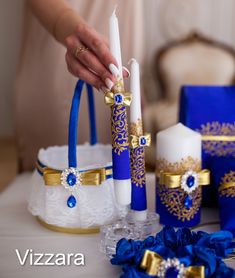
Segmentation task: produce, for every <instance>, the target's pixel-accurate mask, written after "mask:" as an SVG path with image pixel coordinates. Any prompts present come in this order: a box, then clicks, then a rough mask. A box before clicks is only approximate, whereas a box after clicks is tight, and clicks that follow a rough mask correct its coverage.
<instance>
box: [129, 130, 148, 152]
mask: <svg viewBox="0 0 235 278" xmlns="http://www.w3.org/2000/svg"><path fill="white" fill-rule="evenodd" d="M142 141H144V143H143V142H142ZM130 145H131V147H132V148H133V149H135V148H137V147H146V146H147V147H149V146H150V145H151V135H150V133H146V134H144V135H141V136H137V135H130Z"/></svg>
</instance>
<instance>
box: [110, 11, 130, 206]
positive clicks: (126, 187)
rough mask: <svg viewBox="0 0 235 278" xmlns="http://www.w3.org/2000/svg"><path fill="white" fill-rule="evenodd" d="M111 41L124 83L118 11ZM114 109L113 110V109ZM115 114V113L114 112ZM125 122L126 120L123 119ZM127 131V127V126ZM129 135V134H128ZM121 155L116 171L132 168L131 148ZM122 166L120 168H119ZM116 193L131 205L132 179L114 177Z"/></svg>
mask: <svg viewBox="0 0 235 278" xmlns="http://www.w3.org/2000/svg"><path fill="white" fill-rule="evenodd" d="M109 39H110V50H111V53H112V54H113V56H114V58H115V59H116V60H117V63H118V70H119V76H118V78H119V79H120V80H121V81H123V76H122V56H121V46H120V36H119V26H118V19H117V16H116V9H114V11H113V13H112V15H111V17H110V19H109ZM111 109H113V108H111ZM112 113H113V111H112ZM124 114H125V117H127V116H126V111H125V113H124ZM123 121H124V119H123ZM126 129H127V126H126ZM126 133H128V132H126ZM124 156H125V159H124V160H125V161H124V162H123V160H122V159H121V157H123V158H124ZM124 156H123V154H122V153H121V154H120V156H119V157H116V159H117V158H118V161H117V160H116V159H115V158H114V155H113V166H114V163H115V167H113V169H115V171H118V170H117V168H120V169H121V165H118V164H120V163H128V164H129V165H127V168H129V167H130V160H129V159H130V158H129V148H128V149H127V150H126V151H125V154H124ZM127 160H128V161H127ZM119 166H120V167H119ZM114 191H115V195H116V199H117V202H118V203H119V204H120V205H124V206H126V205H130V203H131V179H130V178H129V179H115V175H114Z"/></svg>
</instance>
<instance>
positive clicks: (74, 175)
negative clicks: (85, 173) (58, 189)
mask: <svg viewBox="0 0 235 278" xmlns="http://www.w3.org/2000/svg"><path fill="white" fill-rule="evenodd" d="M60 179H61V184H62V185H63V186H64V187H65V189H67V190H69V191H70V192H73V191H74V190H75V189H76V188H77V187H78V186H80V185H81V175H80V173H79V171H78V169H76V168H72V167H71V168H67V169H65V170H63V172H62V173H61V178H60Z"/></svg>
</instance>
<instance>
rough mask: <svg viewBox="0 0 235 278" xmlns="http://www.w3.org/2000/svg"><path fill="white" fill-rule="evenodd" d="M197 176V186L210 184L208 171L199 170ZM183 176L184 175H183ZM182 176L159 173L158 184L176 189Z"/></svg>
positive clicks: (180, 182)
mask: <svg viewBox="0 0 235 278" xmlns="http://www.w3.org/2000/svg"><path fill="white" fill-rule="evenodd" d="M196 174H197V183H198V185H209V184H210V171H209V170H207V169H205V170H201V171H200V172H198V173H196ZM184 175H185V174H184ZM184 175H180V174H172V173H167V172H163V171H160V174H159V175H158V177H159V184H160V185H165V186H166V187H168V188H178V187H180V186H181V184H182V178H183V176H184Z"/></svg>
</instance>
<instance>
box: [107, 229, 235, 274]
mask: <svg viewBox="0 0 235 278" xmlns="http://www.w3.org/2000/svg"><path fill="white" fill-rule="evenodd" d="M232 240H233V236H232V234H231V233H230V232H228V231H219V232H215V233H211V234H208V233H206V232H203V231H198V232H194V231H191V230H190V229H188V228H179V229H177V230H175V229H174V228H173V227H170V226H165V227H164V228H163V229H162V230H161V231H160V232H159V233H157V234H156V236H149V237H147V238H146V239H145V240H143V241H140V240H137V241H135V240H131V239H130V240H127V239H124V238H123V239H121V240H120V241H119V242H118V243H117V246H116V254H115V255H114V256H113V258H112V259H111V263H112V264H113V265H120V266H122V269H123V274H122V275H121V277H122V278H139V277H143V278H150V277H156V276H150V275H148V274H146V272H145V270H143V269H142V268H141V267H140V265H141V261H142V259H143V256H144V253H145V251H146V250H150V251H154V252H156V253H157V254H159V255H160V256H161V257H162V258H163V259H165V260H166V259H168V258H171V259H173V258H177V259H178V260H179V262H180V263H182V264H183V265H184V266H185V267H189V266H204V268H205V277H225V278H230V277H235V271H234V270H233V269H231V268H229V267H228V266H227V265H226V264H225V263H224V261H223V259H224V258H226V257H227V256H228V255H229V254H231V253H232V252H233V250H234V248H235V243H234V242H232Z"/></svg>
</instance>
